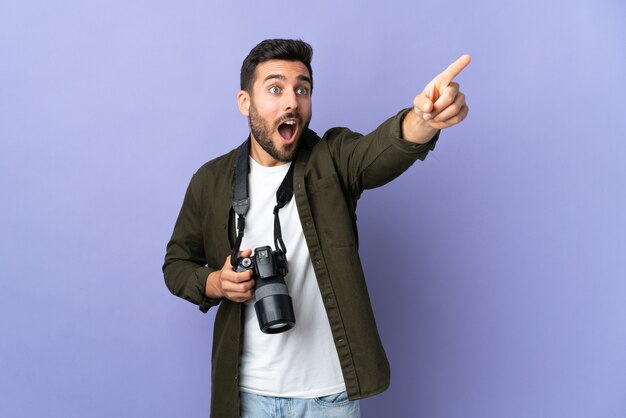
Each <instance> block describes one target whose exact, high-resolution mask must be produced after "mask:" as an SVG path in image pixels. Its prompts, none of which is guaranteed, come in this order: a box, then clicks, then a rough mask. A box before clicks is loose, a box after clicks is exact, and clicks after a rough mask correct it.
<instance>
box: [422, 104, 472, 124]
mask: <svg viewBox="0 0 626 418" xmlns="http://www.w3.org/2000/svg"><path fill="white" fill-rule="evenodd" d="M468 113H469V106H467V104H465V105H464V106H463V108H461V111H460V112H459V113H458V114H457V115H456V116H454V117H452V118H450V119H448V120H445V121H443V122H429V124H430V126H432V127H433V128H435V129H445V128H449V127H451V126H454V125H456V124H458V123H460V122H462V121H463V120H464V119H465V118H466V117H467V114H468Z"/></svg>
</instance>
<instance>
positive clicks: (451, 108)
mask: <svg viewBox="0 0 626 418" xmlns="http://www.w3.org/2000/svg"><path fill="white" fill-rule="evenodd" d="M463 106H465V95H464V94H463V93H459V94H458V95H457V96H456V98H455V99H454V102H452V103H450V104H449V105H448V106H447V107H446V108H445V109H443V110H442V111H441V112H439V114H437V116H436V117H434V118H433V121H434V122H445V121H446V120H448V119H450V118H453V117H455V116H456V115H458V114H459V113H460V112H461V109H463Z"/></svg>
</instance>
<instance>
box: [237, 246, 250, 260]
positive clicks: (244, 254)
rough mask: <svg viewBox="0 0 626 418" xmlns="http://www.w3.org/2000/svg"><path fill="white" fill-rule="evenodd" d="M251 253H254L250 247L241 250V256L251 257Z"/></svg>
mask: <svg viewBox="0 0 626 418" xmlns="http://www.w3.org/2000/svg"><path fill="white" fill-rule="evenodd" d="M251 255H252V250H251V249H249V248H248V249H245V250H241V251H239V257H242V258H246V257H250V256H251Z"/></svg>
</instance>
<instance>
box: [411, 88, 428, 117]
mask: <svg viewBox="0 0 626 418" xmlns="http://www.w3.org/2000/svg"><path fill="white" fill-rule="evenodd" d="M413 107H414V108H415V111H416V112H418V113H422V112H431V111H432V109H433V102H432V100H430V99H429V98H428V97H427V96H426V95H425V94H424V93H421V94H418V95H417V96H416V97H415V99H414V100H413Z"/></svg>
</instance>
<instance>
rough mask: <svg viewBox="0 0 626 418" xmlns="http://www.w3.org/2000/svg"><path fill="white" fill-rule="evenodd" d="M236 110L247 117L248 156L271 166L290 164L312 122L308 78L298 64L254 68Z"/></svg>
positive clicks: (271, 63)
mask: <svg viewBox="0 0 626 418" xmlns="http://www.w3.org/2000/svg"><path fill="white" fill-rule="evenodd" d="M237 99H238V103H239V110H240V111H241V113H242V114H243V115H244V116H247V117H248V122H249V125H250V133H251V136H252V143H251V148H250V155H251V156H252V158H254V159H255V160H256V161H257V162H258V163H260V164H262V165H266V166H274V165H278V164H281V163H286V162H288V161H291V159H292V158H293V155H294V154H295V152H296V149H297V147H298V141H299V140H300V136H301V135H302V133H303V132H304V131H305V130H306V128H307V127H308V125H309V122H310V121H311V76H310V74H309V70H308V69H307V68H306V66H305V65H304V64H303V63H301V62H299V61H283V60H270V61H265V62H263V63H261V64H259V65H258V66H257V67H256V71H255V77H254V84H253V85H252V91H251V92H250V93H248V92H246V91H240V92H239V95H238V97H237Z"/></svg>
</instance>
